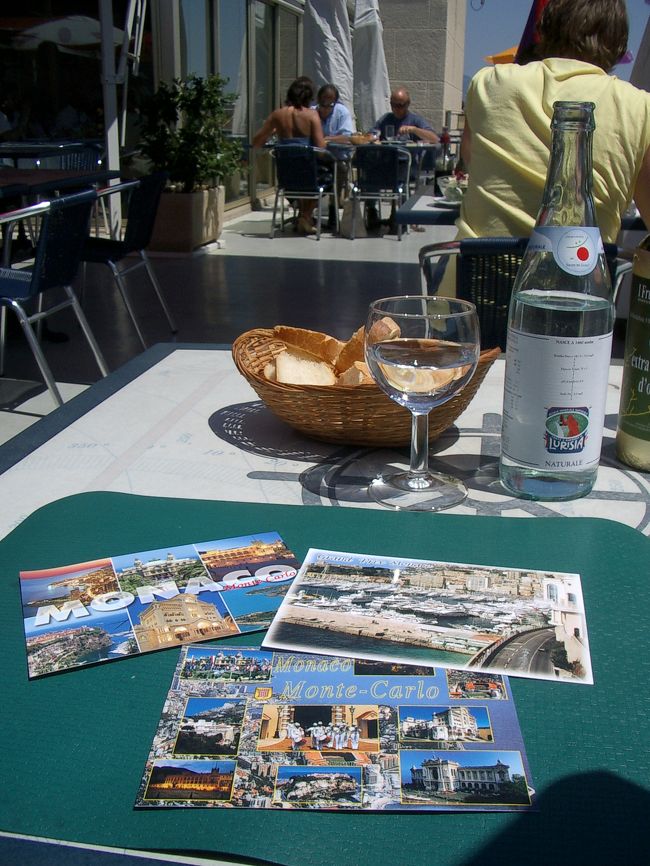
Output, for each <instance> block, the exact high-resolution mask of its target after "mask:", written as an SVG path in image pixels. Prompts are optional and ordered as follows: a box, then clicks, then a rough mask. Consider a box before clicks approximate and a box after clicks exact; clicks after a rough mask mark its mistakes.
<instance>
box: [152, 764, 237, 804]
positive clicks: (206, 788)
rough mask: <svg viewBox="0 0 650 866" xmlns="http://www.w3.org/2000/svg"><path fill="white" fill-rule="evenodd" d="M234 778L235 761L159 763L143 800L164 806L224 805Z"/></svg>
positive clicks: (153, 769)
mask: <svg viewBox="0 0 650 866" xmlns="http://www.w3.org/2000/svg"><path fill="white" fill-rule="evenodd" d="M234 775H235V762H234V761H218V762H216V761H182V760H173V759H160V760H156V761H154V763H153V766H152V768H151V772H150V773H149V778H148V780H147V786H146V789H145V793H144V796H143V799H144V800H158V801H164V805H173V804H174V803H177V804H180V805H185V803H187V805H191V803H192V802H196V803H197V804H200V805H204V804H206V803H208V802H209V801H211V800H212V801H216V802H223V801H224V800H229V799H230V793H231V791H232V785H233V779H234Z"/></svg>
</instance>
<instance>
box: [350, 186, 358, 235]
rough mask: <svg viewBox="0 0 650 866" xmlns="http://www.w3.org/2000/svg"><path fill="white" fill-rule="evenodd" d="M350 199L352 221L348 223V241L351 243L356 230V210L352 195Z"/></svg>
mask: <svg viewBox="0 0 650 866" xmlns="http://www.w3.org/2000/svg"><path fill="white" fill-rule="evenodd" d="M350 198H351V199H352V221H351V223H350V240H351V241H353V240H354V239H355V237H356V230H357V209H356V201H357V200H356V199H355V197H354V193H352V195H351V196H350ZM359 209H361V202H359Z"/></svg>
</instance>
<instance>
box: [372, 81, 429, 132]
mask: <svg viewBox="0 0 650 866" xmlns="http://www.w3.org/2000/svg"><path fill="white" fill-rule="evenodd" d="M410 107H411V96H410V94H409V92H408V90H407V89H406V88H405V87H398V88H397V89H396V90H393V91H392V93H391V95H390V109H391V110H390V111H389V112H387V113H386V114H384V115H383V116H382V117H380V118H379V120H378V121H377V122H376V123H375V126H374V128H373V130H372V131H373V132H374V133H375V134H376V135H377V137H378V138H379V140H380V141H387V139H388V136H387V134H386V129H387V127H389V126H392V127H393V130H394V133H395V135H398V136H408V139H409V140H410V141H427V142H429V143H430V144H437V143H438V141H439V140H440V139H439V138H438V136H437V134H436V133H435V132H434V131H433V127H432V126H431V124H430V123H429V122H428V121H427V120H425V119H424V118H423V117H422V116H421V115H419V114H416V113H415V112H414V111H410Z"/></svg>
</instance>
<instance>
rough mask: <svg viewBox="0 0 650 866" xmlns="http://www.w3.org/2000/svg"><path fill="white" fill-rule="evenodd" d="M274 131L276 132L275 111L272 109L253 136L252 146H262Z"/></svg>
mask: <svg viewBox="0 0 650 866" xmlns="http://www.w3.org/2000/svg"><path fill="white" fill-rule="evenodd" d="M274 132H276V127H275V112H274V111H273V112H271V114H269V116H268V117H267V118H266V120H265V121H264V123H263V125H262V128H261V129H260V130H258V132H256V133H255V135H254V136H253V147H263V146H264V145H265V144H266V142H267V141H268V140H269V138H271V136H272V135H273V133H274Z"/></svg>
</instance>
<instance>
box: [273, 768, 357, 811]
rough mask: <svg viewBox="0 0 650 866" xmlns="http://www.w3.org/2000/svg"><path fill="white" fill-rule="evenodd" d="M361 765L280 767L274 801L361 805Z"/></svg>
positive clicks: (327, 805)
mask: <svg viewBox="0 0 650 866" xmlns="http://www.w3.org/2000/svg"><path fill="white" fill-rule="evenodd" d="M361 795H362V790H361V767H348V766H346V767H337V768H331V767H296V766H280V767H278V770H277V774H276V778H275V791H274V793H273V802H275V803H283V804H284V803H287V804H289V803H293V804H294V805H296V806H299V805H301V804H304V805H309V806H310V808H314V807H317V808H325V809H326V808H328V807H331V808H334V807H336V808H341V807H345V806H346V805H348V806H358V805H359V803H360V802H361Z"/></svg>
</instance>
